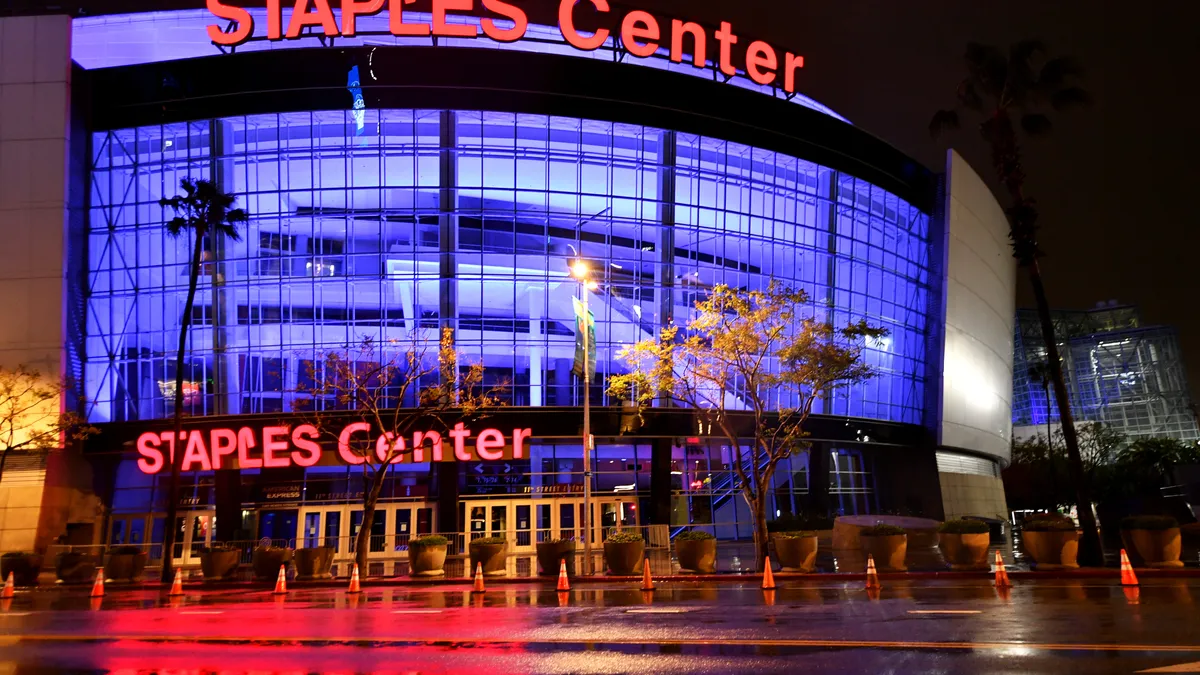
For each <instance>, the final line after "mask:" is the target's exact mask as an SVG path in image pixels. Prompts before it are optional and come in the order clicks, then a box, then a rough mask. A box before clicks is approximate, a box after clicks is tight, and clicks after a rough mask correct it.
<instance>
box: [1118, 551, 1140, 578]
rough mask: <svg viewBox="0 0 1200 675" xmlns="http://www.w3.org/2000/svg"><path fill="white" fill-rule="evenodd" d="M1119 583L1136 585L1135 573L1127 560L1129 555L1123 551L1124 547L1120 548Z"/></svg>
mask: <svg viewBox="0 0 1200 675" xmlns="http://www.w3.org/2000/svg"><path fill="white" fill-rule="evenodd" d="M1121 585H1122V586H1137V585H1138V580H1137V575H1136V574H1134V573H1133V565H1132V564H1131V563H1130V562H1129V555H1128V554H1127V553H1125V549H1121Z"/></svg>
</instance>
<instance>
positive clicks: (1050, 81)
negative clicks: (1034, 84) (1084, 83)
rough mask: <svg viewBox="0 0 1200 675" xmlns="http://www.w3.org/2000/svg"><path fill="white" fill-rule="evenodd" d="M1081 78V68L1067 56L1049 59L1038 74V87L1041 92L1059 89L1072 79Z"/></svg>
mask: <svg viewBox="0 0 1200 675" xmlns="http://www.w3.org/2000/svg"><path fill="white" fill-rule="evenodd" d="M1081 77H1083V66H1082V65H1080V64H1079V62H1078V61H1076V60H1075V59H1073V58H1071V57H1069V56H1059V57H1056V58H1053V59H1050V60H1049V61H1047V62H1046V63H1045V64H1043V65H1042V69H1041V71H1040V72H1039V73H1038V85H1039V86H1040V87H1042V88H1043V90H1050V91H1052V90H1054V89H1061V88H1063V87H1065V86H1067V85H1068V83H1069V82H1070V81H1071V80H1072V79H1078V78H1081Z"/></svg>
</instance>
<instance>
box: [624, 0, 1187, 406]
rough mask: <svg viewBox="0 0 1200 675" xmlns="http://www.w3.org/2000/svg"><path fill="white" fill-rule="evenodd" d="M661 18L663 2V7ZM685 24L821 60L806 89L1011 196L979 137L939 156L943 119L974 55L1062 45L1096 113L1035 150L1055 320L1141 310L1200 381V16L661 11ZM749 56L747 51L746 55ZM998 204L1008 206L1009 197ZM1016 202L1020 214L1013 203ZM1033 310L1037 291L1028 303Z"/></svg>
mask: <svg viewBox="0 0 1200 675" xmlns="http://www.w3.org/2000/svg"><path fill="white" fill-rule="evenodd" d="M647 4H651V3H650V2H647ZM652 4H653V6H654V7H656V8H658V7H661V8H662V9H663V10H664V11H666V12H670V13H673V14H674V15H675V16H679V17H681V18H684V17H689V18H692V17H694V18H696V19H700V20H705V21H711V22H718V21H721V20H722V19H724V20H728V21H731V22H733V24H734V29H735V31H737V32H740V33H742V34H744V35H747V36H754V37H758V38H761V39H766V40H768V41H770V42H772V43H773V44H776V45H777V46H779V47H782V48H786V49H790V50H792V51H795V52H796V53H799V54H803V55H804V56H805V59H806V60H805V69H804V74H803V76H802V78H801V79H800V85H799V89H800V91H802V92H803V93H805V94H807V95H809V96H811V97H813V98H815V99H817V100H819V101H821V102H822V103H824V104H826V105H828V106H830V107H831V108H833V109H834V110H836V111H838V112H839V113H841V114H842V115H845V116H846V117H847V118H849V119H850V120H851V121H852V122H854V123H855V124H856V125H857V126H859V127H861V128H863V129H865V130H867V131H869V132H871V133H873V134H875V135H876V136H879V137H881V138H883V139H884V140H886V141H888V142H890V143H892V144H893V145H895V146H896V147H898V148H900V149H901V150H903V151H905V152H906V153H908V154H910V155H912V156H913V157H916V158H917V159H919V160H921V161H922V162H924V163H925V164H926V165H927V166H929V167H931V168H934V169H935V170H936V169H937V168H938V167H939V166H942V165H943V163H944V160H943V157H944V154H943V153H944V149H945V147H946V143H948V142H952V143H953V144H954V146H955V147H956V148H957V149H958V150H959V151H960V152H962V153H963V154H964V156H966V158H967V159H968V160H969V161H970V162H971V163H972V164H973V165H974V166H975V167H976V170H977V171H979V173H980V174H981V175H983V176H984V177H985V178H986V179H988V180H989V182H991V183H992V184H993V186H994V185H995V182H994V180H992V178H993V174H992V170H991V167H990V165H989V164H988V163H987V153H986V150H985V148H984V146H983V143H982V141H980V140H978V135H977V132H976V131H975V130H974V129H973V128H971V129H967V128H964V130H963V131H960V132H958V134H957V135H955V136H953V137H950V138H948V139H946V141H942V142H935V141H934V140H932V139H931V138H930V137H929V134H928V131H927V127H928V122H929V118H930V115H931V114H932V113H933V112H934V110H936V109H938V108H943V107H949V106H951V105H952V104H953V103H954V96H953V95H954V90H955V86H956V85H957V83H958V82H959V80H961V79H962V77H963V75H964V73H965V71H964V68H963V66H962V53H963V48H964V46H965V45H966V43H967V42H968V41H972V40H973V41H977V42H984V43H990V44H995V45H1000V46H1004V47H1005V48H1007V46H1008V45H1009V44H1011V43H1012V42H1014V41H1016V40H1020V39H1024V38H1038V39H1041V40H1043V41H1044V42H1046V43H1047V44H1048V45H1049V47H1050V50H1051V53H1052V54H1053V55H1057V54H1066V55H1071V56H1073V57H1075V58H1076V59H1078V60H1079V61H1081V62H1082V64H1083V65H1084V67H1085V68H1086V69H1087V76H1086V80H1085V82H1084V86H1085V87H1086V88H1087V89H1088V90H1089V91H1091V93H1092V95H1093V97H1094V98H1095V102H1094V104H1093V105H1092V107H1091V108H1089V109H1084V110H1082V111H1074V112H1070V113H1066V114H1064V115H1057V116H1056V117H1055V122H1056V129H1055V132H1054V133H1053V134H1052V135H1051V136H1050V137H1047V138H1044V139H1035V140H1032V141H1030V142H1029V143H1027V144H1026V148H1025V150H1026V168H1027V171H1028V174H1029V182H1028V187H1027V192H1028V194H1030V195H1031V196H1033V197H1035V198H1037V199H1038V201H1039V203H1040V204H1041V207H1042V225H1043V227H1044V228H1045V229H1044V231H1043V235H1042V245H1043V248H1044V249H1045V251H1046V253H1047V258H1046V259H1044V260H1043V271H1044V274H1045V277H1046V283H1047V288H1048V292H1049V294H1050V302H1051V303H1052V305H1053V306H1056V307H1061V308H1069V309H1075V308H1079V309H1086V308H1090V307H1093V306H1095V304H1096V303H1097V302H1100V301H1107V300H1118V301H1120V302H1122V303H1132V304H1137V305H1140V306H1141V308H1142V311H1143V318H1144V321H1145V322H1146V323H1148V324H1149V323H1158V324H1172V325H1175V326H1176V327H1178V329H1179V331H1180V334H1181V337H1182V339H1183V344H1184V356H1185V358H1186V359H1187V362H1188V366H1189V371H1190V375H1191V377H1190V379H1191V382H1192V383H1193V384H1192V386H1193V388H1195V387H1196V386H1197V384H1196V383H1200V313H1198V312H1197V311H1196V310H1195V300H1194V298H1195V296H1196V292H1197V286H1198V284H1197V281H1196V279H1197V272H1198V271H1200V261H1198V260H1196V248H1197V247H1196V244H1197V243H1200V237H1198V236H1197V234H1195V227H1196V226H1197V224H1200V219H1198V218H1197V216H1196V207H1195V206H1194V205H1193V203H1192V199H1193V195H1194V194H1195V193H1196V191H1197V183H1198V182H1200V170H1198V169H1197V161H1200V134H1198V133H1197V132H1196V130H1195V123H1194V122H1193V119H1192V118H1193V116H1194V115H1195V114H1196V105H1195V104H1196V101H1197V98H1196V97H1197V94H1196V89H1195V86H1194V85H1193V84H1192V83H1191V82H1192V80H1193V79H1194V77H1195V72H1196V68H1197V67H1198V66H1200V39H1198V38H1197V37H1196V35H1197V34H1196V29H1197V28H1196V27H1197V26H1200V3H1194V2H1173V1H1171V2H1161V1H1160V2H1154V1H1153V0H1151V2H1149V3H1147V4H1146V5H1130V4H1123V5H1118V4H1117V3H1115V2H1106V1H1105V0H1100V1H1099V2H1097V1H1096V0H1091V1H1087V0H1002V1H999V2H981V1H979V0H918V1H916V2H894V1H889V0H837V1H836V2H834V1H828V0H826V1H820V2H816V1H813V2H807V1H806V2H799V1H797V0H744V1H743V2H716V1H714V0H653V3H652ZM743 44H744V43H743ZM997 194H999V192H998V191H997ZM1001 203H1004V202H1001ZM1031 304H1032V294H1031V292H1030V291H1029V289H1028V287H1027V283H1026V282H1025V279H1024V277H1023V276H1022V277H1021V284H1020V286H1019V291H1018V305H1019V306H1026V305H1031Z"/></svg>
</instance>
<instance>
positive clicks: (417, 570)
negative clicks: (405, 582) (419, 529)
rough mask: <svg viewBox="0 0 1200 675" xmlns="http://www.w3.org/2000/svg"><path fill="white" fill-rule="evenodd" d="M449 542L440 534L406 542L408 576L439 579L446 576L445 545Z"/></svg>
mask: <svg viewBox="0 0 1200 675" xmlns="http://www.w3.org/2000/svg"><path fill="white" fill-rule="evenodd" d="M449 543H450V542H449V540H448V539H446V538H445V537H443V536H442V535H440V534H429V535H426V536H424V537H420V538H417V539H413V540H411V541H409V542H408V575H409V576H411V577H440V576H444V575H445V574H446V570H445V569H444V568H445V565H446V545H447V544H449Z"/></svg>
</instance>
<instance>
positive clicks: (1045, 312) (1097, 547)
mask: <svg viewBox="0 0 1200 675" xmlns="http://www.w3.org/2000/svg"><path fill="white" fill-rule="evenodd" d="M1025 269H1026V270H1027V271H1028V272H1029V282H1030V284H1031V285H1032V286H1033V295H1034V299H1035V300H1036V301H1037V312H1038V319H1039V320H1040V322H1041V325H1042V340H1043V341H1044V342H1045V343H1046V358H1047V359H1048V360H1049V362H1050V363H1049V365H1050V378H1051V380H1052V381H1053V383H1054V398H1055V399H1056V400H1057V403H1058V419H1059V423H1060V424H1061V425H1062V431H1063V441H1064V442H1065V444H1066V446H1067V459H1068V462H1067V467H1068V468H1069V469H1070V472H1071V482H1073V483H1074V484H1075V502H1076V504H1077V507H1076V510H1077V511H1078V514H1079V526H1080V528H1081V529H1082V530H1083V536H1082V537H1081V539H1080V541H1079V564H1080V565H1084V566H1090V567H1099V566H1101V565H1103V564H1104V549H1103V548H1102V547H1101V544H1100V532H1099V531H1098V530H1097V529H1096V516H1095V514H1094V513H1093V512H1092V496H1091V489H1090V486H1089V485H1088V477H1087V474H1086V473H1085V472H1084V470H1083V457H1082V456H1081V455H1080V453H1079V438H1078V437H1077V436H1076V434H1075V421H1074V418H1073V417H1072V416H1071V402H1070V398H1069V395H1068V393H1067V382H1066V379H1064V378H1063V371H1062V360H1061V358H1060V357H1059V354H1058V341H1057V340H1056V339H1055V335H1054V320H1053V319H1052V318H1051V316H1050V302H1049V301H1048V300H1047V299H1046V288H1045V286H1044V285H1043V284H1042V272H1041V269H1040V267H1039V266H1038V262H1037V259H1034V260H1032V261H1030V263H1029V264H1027V265H1025Z"/></svg>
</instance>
